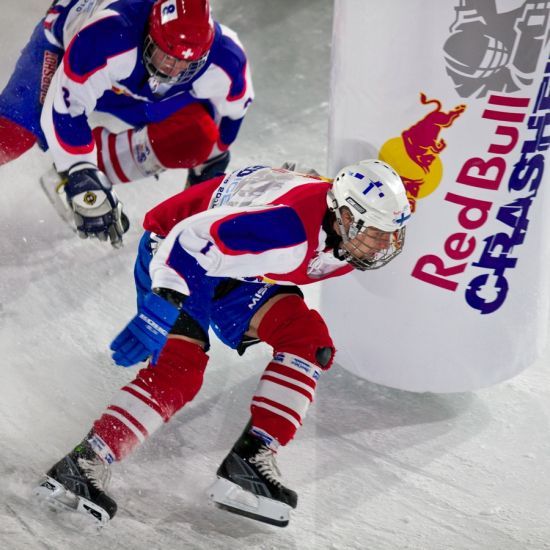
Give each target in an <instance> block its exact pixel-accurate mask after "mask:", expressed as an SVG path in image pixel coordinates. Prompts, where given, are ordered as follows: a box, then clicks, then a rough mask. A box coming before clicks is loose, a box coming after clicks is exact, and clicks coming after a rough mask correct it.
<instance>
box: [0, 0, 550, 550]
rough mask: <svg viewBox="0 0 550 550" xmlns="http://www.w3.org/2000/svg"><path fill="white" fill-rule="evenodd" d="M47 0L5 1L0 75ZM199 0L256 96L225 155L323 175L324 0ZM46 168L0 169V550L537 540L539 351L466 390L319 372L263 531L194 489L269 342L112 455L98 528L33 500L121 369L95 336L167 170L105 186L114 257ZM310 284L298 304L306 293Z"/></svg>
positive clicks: (417, 547)
mask: <svg viewBox="0 0 550 550" xmlns="http://www.w3.org/2000/svg"><path fill="white" fill-rule="evenodd" d="M46 5H47V2H45V1H44V0H25V1H24V2H21V1H20V0H3V3H2V8H3V10H2V24H3V25H2V27H3V30H2V33H1V34H0V46H1V47H0V59H1V60H2V66H3V70H2V73H1V75H0V84H1V85H3V84H4V83H5V82H6V81H7V78H8V77H9V74H10V70H11V68H12V67H13V64H14V63H15V59H16V55H17V51H18V50H19V49H20V48H21V47H22V46H23V45H24V42H25V40H26V37H27V36H28V35H29V33H30V31H31V29H32V27H33V24H34V23H35V22H36V20H37V19H38V18H39V16H40V14H41V12H42V11H43V10H44V8H45V6H46ZM215 9H216V15H217V17H218V18H219V19H220V20H222V21H223V22H225V23H226V24H227V25H229V26H231V27H233V28H234V29H235V30H237V31H238V32H239V33H240V36H241V38H242V40H243V42H244V43H245V44H246V45H247V47H248V50H249V52H250V57H251V60H252V61H251V62H252V68H253V71H254V75H255V87H256V92H257V101H256V103H255V105H253V107H252V109H251V111H250V115H249V117H248V119H247V120H246V122H245V125H244V127H243V131H242V135H241V138H240V140H239V142H238V143H237V145H236V147H235V148H234V161H233V162H232V166H233V167H237V166H239V165H242V164H246V163H249V162H254V163H256V162H267V163H282V162H283V161H285V160H299V161H301V162H303V163H304V164H307V165H310V166H315V167H317V168H318V169H320V170H324V169H325V164H326V161H325V158H326V141H327V136H326V128H327V115H328V72H329V42H330V31H331V29H330V27H331V2H330V1H329V0H292V1H291V0H276V1H275V0H273V1H271V2H265V1H262V0H217V1H216V2H215ZM48 166H49V159H48V157H47V156H46V155H43V154H40V153H39V152H38V151H32V152H31V153H29V154H27V155H26V156H25V157H23V158H22V159H19V160H18V161H16V162H14V163H12V164H11V165H8V166H4V167H2V168H0V180H1V184H0V185H1V190H2V194H3V197H4V198H3V200H2V201H1V202H0V229H1V234H2V242H1V244H0V346H1V349H2V352H3V354H2V355H3V365H2V384H1V389H0V434H1V437H0V441H1V447H0V473H1V474H2V475H1V480H2V483H1V485H0V548H2V549H6V550H23V549H39V550H42V549H55V550H68V549H74V548H92V547H95V545H97V547H101V548H110V549H124V550H126V549H132V550H152V549H168V548H170V549H171V548H189V549H203V548H204V549H206V548H208V549H262V550H272V549H273V550H275V549H277V550H280V549H297V550H298V549H299V550H304V549H308V550H309V549H320V550H325V549H326V550H348V549H371V550H397V549H414V550H442V549H446V550H448V549H465V550H466V549H467V550H473V549H490V550H493V549H494V550H496V549H498V550H509V549H514V550H516V549H517V550H527V549H529V550H530V549H533V550H540V549H544V548H550V526H549V519H548V510H549V509H550V475H549V472H550V443H549V441H550V438H549V436H548V434H549V411H550V374H549V371H548V354H547V355H546V356H545V358H544V359H543V360H542V361H540V362H539V363H538V364H537V365H535V366H534V367H532V368H530V369H528V370H527V371H526V372H524V373H523V374H522V375H520V376H518V377H516V378H514V379H513V380H511V381H508V382H506V383H503V384H501V385H499V386H497V387H494V388H490V389H487V390H483V391H479V392H477V393H476V394H458V395H432V394H413V393H407V392H401V391H397V390H391V389H387V388H384V387H380V386H376V385H374V384H370V383H368V382H366V381H364V380H361V379H359V378H356V377H354V376H353V375H351V374H349V373H348V372H347V371H345V370H343V369H342V368H340V367H338V366H335V367H334V368H333V369H332V370H331V371H330V372H329V373H327V374H326V375H324V376H323V379H322V380H321V382H320V383H319V391H318V394H317V398H316V402H315V404H314V406H313V407H312V408H311V409H310V414H309V416H308V418H307V419H306V422H305V424H304V426H303V428H302V430H301V431H300V432H299V434H298V436H297V438H296V439H295V441H293V442H292V444H290V445H289V446H288V447H287V448H285V449H283V450H282V451H281V452H280V453H279V455H280V458H279V463H280V466H281V468H282V471H283V474H284V478H285V481H286V483H287V484H288V485H289V486H290V487H292V488H294V489H296V490H297V491H298V493H299V496H300V502H299V506H298V508H297V510H296V511H294V512H293V514H292V519H291V523H290V525H289V527H287V528H285V529H278V528H276V527H270V526H267V525H262V524H259V523H256V522H253V521H251V520H248V519H246V518H242V517H238V516H234V515H230V514H228V513H227V512H223V511H221V510H218V509H216V508H215V507H213V506H211V505H210V504H208V502H207V496H206V490H207V488H208V486H209V485H210V483H211V482H212V480H213V479H214V474H215V471H216V469H217V466H218V464H219V462H220V461H221V460H222V459H223V457H224V456H225V454H226V452H227V450H228V449H229V447H230V445H231V444H232V443H233V441H234V439H235V438H236V437H237V436H238V435H239V433H240V431H241V429H242V427H243V425H244V423H245V422H246V421H247V418H248V403H249V398H250V396H251V395H252V393H253V391H254V389H255V387H256V384H257V381H258V377H259V375H260V373H261V371H262V369H263V366H264V365H265V364H266V362H267V360H268V358H269V350H268V349H267V347H260V346H257V347H255V348H251V349H250V350H249V351H248V352H247V353H246V356H245V357H244V358H239V357H238V356H237V355H236V354H232V353H227V351H226V350H225V349H224V348H223V347H222V346H221V345H219V344H215V345H214V346H213V352H212V359H211V361H210V365H209V368H208V370H207V375H206V380H205V385H204V388H203V391H202V392H201V394H200V395H199V397H197V399H196V400H195V402H194V403H192V404H191V405H190V406H189V407H187V408H186V410H184V411H183V412H182V413H181V414H180V415H178V416H177V417H176V418H175V419H174V420H173V421H172V422H171V423H170V424H169V425H167V426H165V427H164V428H163V429H162V430H161V431H160V433H158V434H157V436H156V437H154V438H152V439H151V440H150V441H149V442H148V443H147V444H145V445H144V446H143V447H142V448H141V449H140V450H139V451H137V452H136V453H135V455H133V456H132V457H130V458H129V459H128V460H127V461H126V462H123V463H121V464H118V465H116V467H115V468H114V476H113V477H114V484H113V490H112V494H113V496H114V497H115V498H116V499H117V501H118V503H119V506H120V508H119V513H118V515H117V517H116V518H115V520H114V521H113V522H112V524H111V525H109V526H108V527H106V528H105V529H104V530H103V531H102V532H101V533H96V532H95V531H90V530H89V529H87V528H86V526H84V525H83V523H82V522H76V524H75V525H74V526H72V524H71V522H70V521H69V519H70V518H69V519H68V518H67V517H64V516H62V515H59V514H53V513H51V512H49V511H48V510H44V509H43V508H41V507H39V506H36V505H34V504H33V503H31V502H30V501H29V500H28V497H29V495H30V492H31V487H32V484H33V483H34V482H35V480H37V479H38V477H39V476H40V475H41V473H42V472H43V471H44V470H45V469H46V468H48V467H49V466H50V465H51V463H53V462H54V461H55V460H57V459H58V458H60V456H62V455H63V454H64V453H65V452H66V451H68V450H69V448H70V447H72V446H73V445H74V444H75V443H76V442H77V441H79V440H80V438H81V437H82V436H83V435H84V434H85V433H86V431H87V430H88V428H89V426H90V423H91V422H92V421H93V419H94V418H96V417H97V416H98V415H99V414H100V412H101V410H102V408H103V407H104V406H105V405H106V404H107V403H108V401H109V399H110V397H111V395H112V394H113V393H114V391H115V390H116V389H118V387H119V386H120V385H121V384H123V383H124V382H125V381H127V380H129V379H131V378H133V376H134V374H135V369H133V370H132V369H128V370H127V369H122V368H118V367H115V366H113V365H112V364H111V361H110V358H109V354H108V352H107V347H108V343H109V341H110V340H111V338H112V337H113V336H114V335H115V334H116V332H117V331H118V330H119V329H120V328H122V326H123V325H124V324H125V322H126V321H127V320H128V319H129V317H130V316H131V315H132V313H133V308H134V291H133V284H132V263H133V258H134V253H135V249H136V246H137V241H138V238H139V235H140V231H139V222H140V219H141V218H142V216H143V214H144V212H145V211H146V210H147V209H148V208H149V207H151V206H152V205H154V204H155V203H157V202H158V201H160V200H161V199H163V198H165V197H168V196H169V195H171V194H173V193H174V192H176V191H177V190H179V189H180V187H181V184H182V181H183V178H184V176H185V173H184V172H179V173H172V174H165V175H163V176H162V177H161V179H160V181H158V182H156V181H153V180H151V181H145V182H140V183H137V184H133V185H129V186H126V187H122V188H119V192H120V195H121V196H122V199H123V201H124V202H125V204H126V205H127V210H128V212H129V215H130V218H131V222H132V224H133V225H132V229H131V230H130V233H129V234H128V237H127V239H126V242H127V244H126V246H125V247H124V249H122V250H120V251H113V250H111V249H110V247H109V246H108V245H103V244H101V243H93V242H87V241H80V240H78V239H77V238H75V236H74V235H73V234H72V233H71V232H70V231H69V230H68V229H67V228H66V227H65V226H64V225H63V224H62V222H60V221H59V220H58V219H57V217H56V214H55V212H54V211H53V209H52V207H51V206H50V205H49V204H48V202H47V200H46V198H45V197H44V196H43V194H42V193H41V192H40V191H39V188H38V177H39V176H40V174H41V173H42V172H43V171H45V170H46V169H47V168H48ZM365 276H368V274H366V275H365ZM308 297H309V299H310V302H311V303H312V304H315V302H316V290H315V289H314V288H313V289H309V290H308ZM406 352H407V350H403V357H404V362H405V363H406Z"/></svg>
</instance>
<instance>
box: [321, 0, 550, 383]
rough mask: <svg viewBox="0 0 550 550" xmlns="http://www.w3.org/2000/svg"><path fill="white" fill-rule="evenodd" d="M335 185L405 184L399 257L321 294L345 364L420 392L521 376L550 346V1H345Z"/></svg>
mask: <svg viewBox="0 0 550 550" xmlns="http://www.w3.org/2000/svg"><path fill="white" fill-rule="evenodd" d="M334 9H335V11H334V31H333V65H332V74H331V121H330V145H329V151H330V158H329V166H330V171H331V172H332V175H334V174H335V172H336V171H337V170H338V169H339V168H341V167H342V166H344V165H346V164H348V163H352V162H354V161H356V160H359V159H362V158H380V159H382V160H384V161H386V162H388V163H389V164H391V165H393V166H394V168H395V169H396V170H397V171H398V172H399V174H400V175H401V177H402V178H403V181H404V183H405V186H406V188H407V194H408V197H409V200H410V202H411V206H412V209H413V211H414V215H413V218H412V221H411V222H410V224H409V226H408V229H407V237H406V244H405V249H404V251H403V253H402V254H401V255H400V256H398V257H397V258H396V259H395V260H394V261H393V262H391V263H390V264H389V265H387V266H385V267H383V268H381V269H380V270H377V271H370V272H369V271H367V272H356V273H353V274H352V275H348V276H346V277H342V278H340V279H337V280H334V281H329V282H327V283H326V284H324V285H323V288H322V296H321V309H322V312H323V314H324V316H325V318H326V319H327V322H328V324H329V327H330V329H331V332H332V334H333V337H334V339H335V343H336V346H337V348H338V355H337V361H338V363H339V364H341V365H342V366H344V367H345V368H347V369H349V370H350V371H352V372H353V373H355V374H356V375H358V376H360V377H362V378H365V379H367V380H370V381H372V382H376V383H379V384H383V385H387V386H391V387H395V388H400V389H404V390H411V391H419V392H422V391H432V392H459V391H467V390H474V389H477V388H481V387H485V386H489V385H492V384H495V383H497V382H500V381H502V380H505V379H507V378H510V377H512V376H514V375H515V374H517V373H518V372H520V371H522V370H523V369H525V368H526V367H528V366H529V365H530V364H532V363H533V362H534V361H535V360H536V358H537V357H538V356H539V355H540V354H541V353H542V350H543V348H544V346H545V344H546V342H545V338H546V335H547V333H548V326H547V322H548V317H549V305H550V300H549V291H550V273H549V271H550V270H549V265H550V254H549V247H550V195H549V193H548V190H547V189H546V187H547V186H548V184H549V183H550V177H549V173H550V172H549V170H550V166H546V164H547V163H548V161H549V156H548V150H549V147H550V59H549V54H550V47H549V46H550V44H549V29H550V4H549V3H548V2H529V1H517V0H508V1H498V0H497V2H487V1H486V0H454V1H453V0H445V1H444V2H435V1H433V2H426V1H423V0H401V1H392V2H380V1H379V0H336V1H335V8H334Z"/></svg>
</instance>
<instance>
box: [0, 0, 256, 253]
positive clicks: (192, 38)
mask: <svg viewBox="0 0 550 550" xmlns="http://www.w3.org/2000/svg"><path fill="white" fill-rule="evenodd" d="M252 99H253V89H252V83H251V79H250V71H249V67H248V63H247V58H246V55H245V52H244V50H243V47H242V45H241V43H240V42H239V39H238V37H237V35H236V34H235V33H234V32H233V31H232V30H230V29H228V28H227V27H225V26H223V25H221V24H219V23H217V22H215V21H214V20H213V19H212V16H211V13H210V6H209V2H208V0H116V1H114V0H56V1H54V2H53V4H52V5H51V7H50V9H49V10H48V12H47V14H46V16H45V18H44V19H43V20H42V21H41V22H40V23H39V24H38V26H37V27H36V28H35V30H34V33H33V35H32V37H31V38H30V40H29V42H28V44H27V46H26V47H25V49H24V50H23V52H22V54H21V57H20V58H19V61H18V62H17V65H16V68H15V70H14V72H13V74H12V76H11V78H10V80H9V82H8V84H7V86H6V88H5V89H4V90H3V92H2V93H1V94H0V165H1V164H4V163H6V162H9V161H11V160H13V159H15V158H17V157H19V156H20V155H21V154H23V153H24V152H25V151H27V150H28V149H30V148H31V147H32V146H33V145H34V144H35V143H37V144H38V146H39V147H40V148H41V149H43V150H46V149H49V151H50V152H51V155H52V157H53V161H54V164H55V170H53V174H52V173H50V174H48V175H47V176H46V177H44V178H43V179H42V185H43V187H45V191H46V193H47V194H48V196H49V198H50V200H52V202H54V204H55V205H56V206H57V207H58V210H62V209H63V204H62V203H63V202H64V203H66V204H67V205H68V206H69V208H70V218H71V222H72V220H73V218H74V223H75V224H76V229H77V230H78V233H79V235H80V236H81V237H87V236H95V237H99V238H100V239H101V240H108V239H109V240H110V242H111V244H113V245H114V246H115V247H118V246H120V245H121V243H122V235H123V232H124V231H125V230H126V229H127V225H128V224H127V218H126V216H125V215H124V214H123V213H122V205H121V204H120V201H119V200H118V198H117V196H116V193H115V191H114V190H113V188H112V184H117V183H121V182H129V181H134V180H137V179H140V178H144V177H147V176H152V175H157V174H159V173H160V172H161V171H163V170H165V169H170V168H189V175H188V184H191V185H192V184H195V183H198V182H201V181H204V180H207V179H210V178H212V177H213V176H215V175H217V174H223V173H224V171H225V169H226V167H227V164H228V162H229V158H230V157H229V147H230V145H231V143H232V142H233V141H234V140H235V138H236V136H237V134H238V131H239V128H240V125H241V122H242V120H243V117H244V116H245V113H246V111H247V108H248V106H249V104H250V103H251V102H252ZM94 112H103V113H108V114H110V115H113V116H114V117H116V118H117V119H119V120H120V121H122V123H124V127H125V128H126V129H125V130H124V131H121V128H122V127H123V125H122V123H121V127H120V128H118V129H116V130H118V132H116V130H115V131H113V132H110V131H109V130H107V129H106V128H105V127H101V126H98V127H96V128H94V129H92V127H91V122H92V121H90V120H89V119H90V117H91V115H92V114H93V113H94ZM128 127H129V129H128ZM58 194H59V196H58ZM73 213H74V215H73Z"/></svg>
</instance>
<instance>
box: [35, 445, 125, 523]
mask: <svg viewBox="0 0 550 550" xmlns="http://www.w3.org/2000/svg"><path fill="white" fill-rule="evenodd" d="M110 478H111V472H110V470H109V466H108V465H107V464H105V463H104V462H103V461H102V460H101V459H100V458H99V457H98V456H97V455H96V454H95V452H94V451H93V450H92V447H91V446H90V444H89V443H88V441H87V439H84V440H83V441H82V443H80V444H79V445H77V446H76V447H75V448H74V449H73V450H72V451H71V452H70V453H69V454H68V455H67V456H65V457H64V458H62V459H61V460H60V461H59V462H58V463H57V464H54V465H53V466H52V467H51V468H50V470H49V471H48V472H47V473H46V476H45V478H44V479H43V480H42V481H41V483H40V485H39V486H38V487H36V489H35V490H34V494H35V495H36V496H37V497H38V498H41V499H45V500H47V501H48V502H49V503H51V504H53V505H54V506H57V505H61V506H62V507H66V508H70V509H71V510H76V511H77V512H79V513H82V514H89V515H91V516H92V517H93V519H95V520H96V521H97V522H99V523H100V524H101V525H105V524H106V523H107V522H108V521H109V520H110V519H111V518H112V517H113V516H114V515H115V514H116V510H117V505H116V502H115V501H114V500H113V499H112V498H111V497H110V496H108V495H107V494H106V493H105V489H106V487H107V485H108V484H109V480H110Z"/></svg>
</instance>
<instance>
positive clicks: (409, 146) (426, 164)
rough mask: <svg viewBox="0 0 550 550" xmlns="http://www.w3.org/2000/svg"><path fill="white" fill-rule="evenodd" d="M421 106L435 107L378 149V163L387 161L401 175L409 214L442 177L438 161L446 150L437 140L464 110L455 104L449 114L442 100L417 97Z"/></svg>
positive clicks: (462, 106)
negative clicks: (443, 107)
mask: <svg viewBox="0 0 550 550" xmlns="http://www.w3.org/2000/svg"><path fill="white" fill-rule="evenodd" d="M420 102H421V103H422V105H429V104H433V105H434V108H433V109H432V110H431V111H430V112H429V113H427V114H426V115H425V116H424V117H423V118H421V119H420V120H419V121H418V122H416V123H415V124H413V125H412V126H411V127H410V128H408V129H407V130H404V131H403V132H402V134H401V136H400V137H395V138H392V139H390V140H388V141H387V142H386V143H384V145H383V146H382V147H381V148H380V154H379V157H380V160H384V161H386V162H388V163H389V164H390V165H391V166H393V167H394V168H395V169H396V170H397V172H398V173H399V175H400V176H401V178H402V180H403V183H404V184H405V188H406V190H407V197H408V199H409V202H410V204H411V211H412V212H415V211H416V201H417V200H418V199H422V198H424V197H426V196H428V195H429V194H430V193H432V192H433V191H434V190H435V189H436V188H437V187H438V185H439V183H440V182H441V179H442V177H443V165H442V163H441V160H440V158H439V155H440V154H441V152H442V151H443V150H444V149H445V148H446V147H447V143H446V141H445V140H444V139H443V138H441V137H440V134H441V131H442V130H443V129H444V128H449V127H450V126H452V124H453V123H454V121H455V120H456V119H457V118H458V117H460V115H461V114H462V113H463V112H464V111H465V110H466V105H457V106H456V107H454V108H453V109H451V110H449V111H444V110H443V109H442V104H441V101H439V100H438V99H428V97H427V96H426V94H425V93H423V92H422V93H421V94H420Z"/></svg>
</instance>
